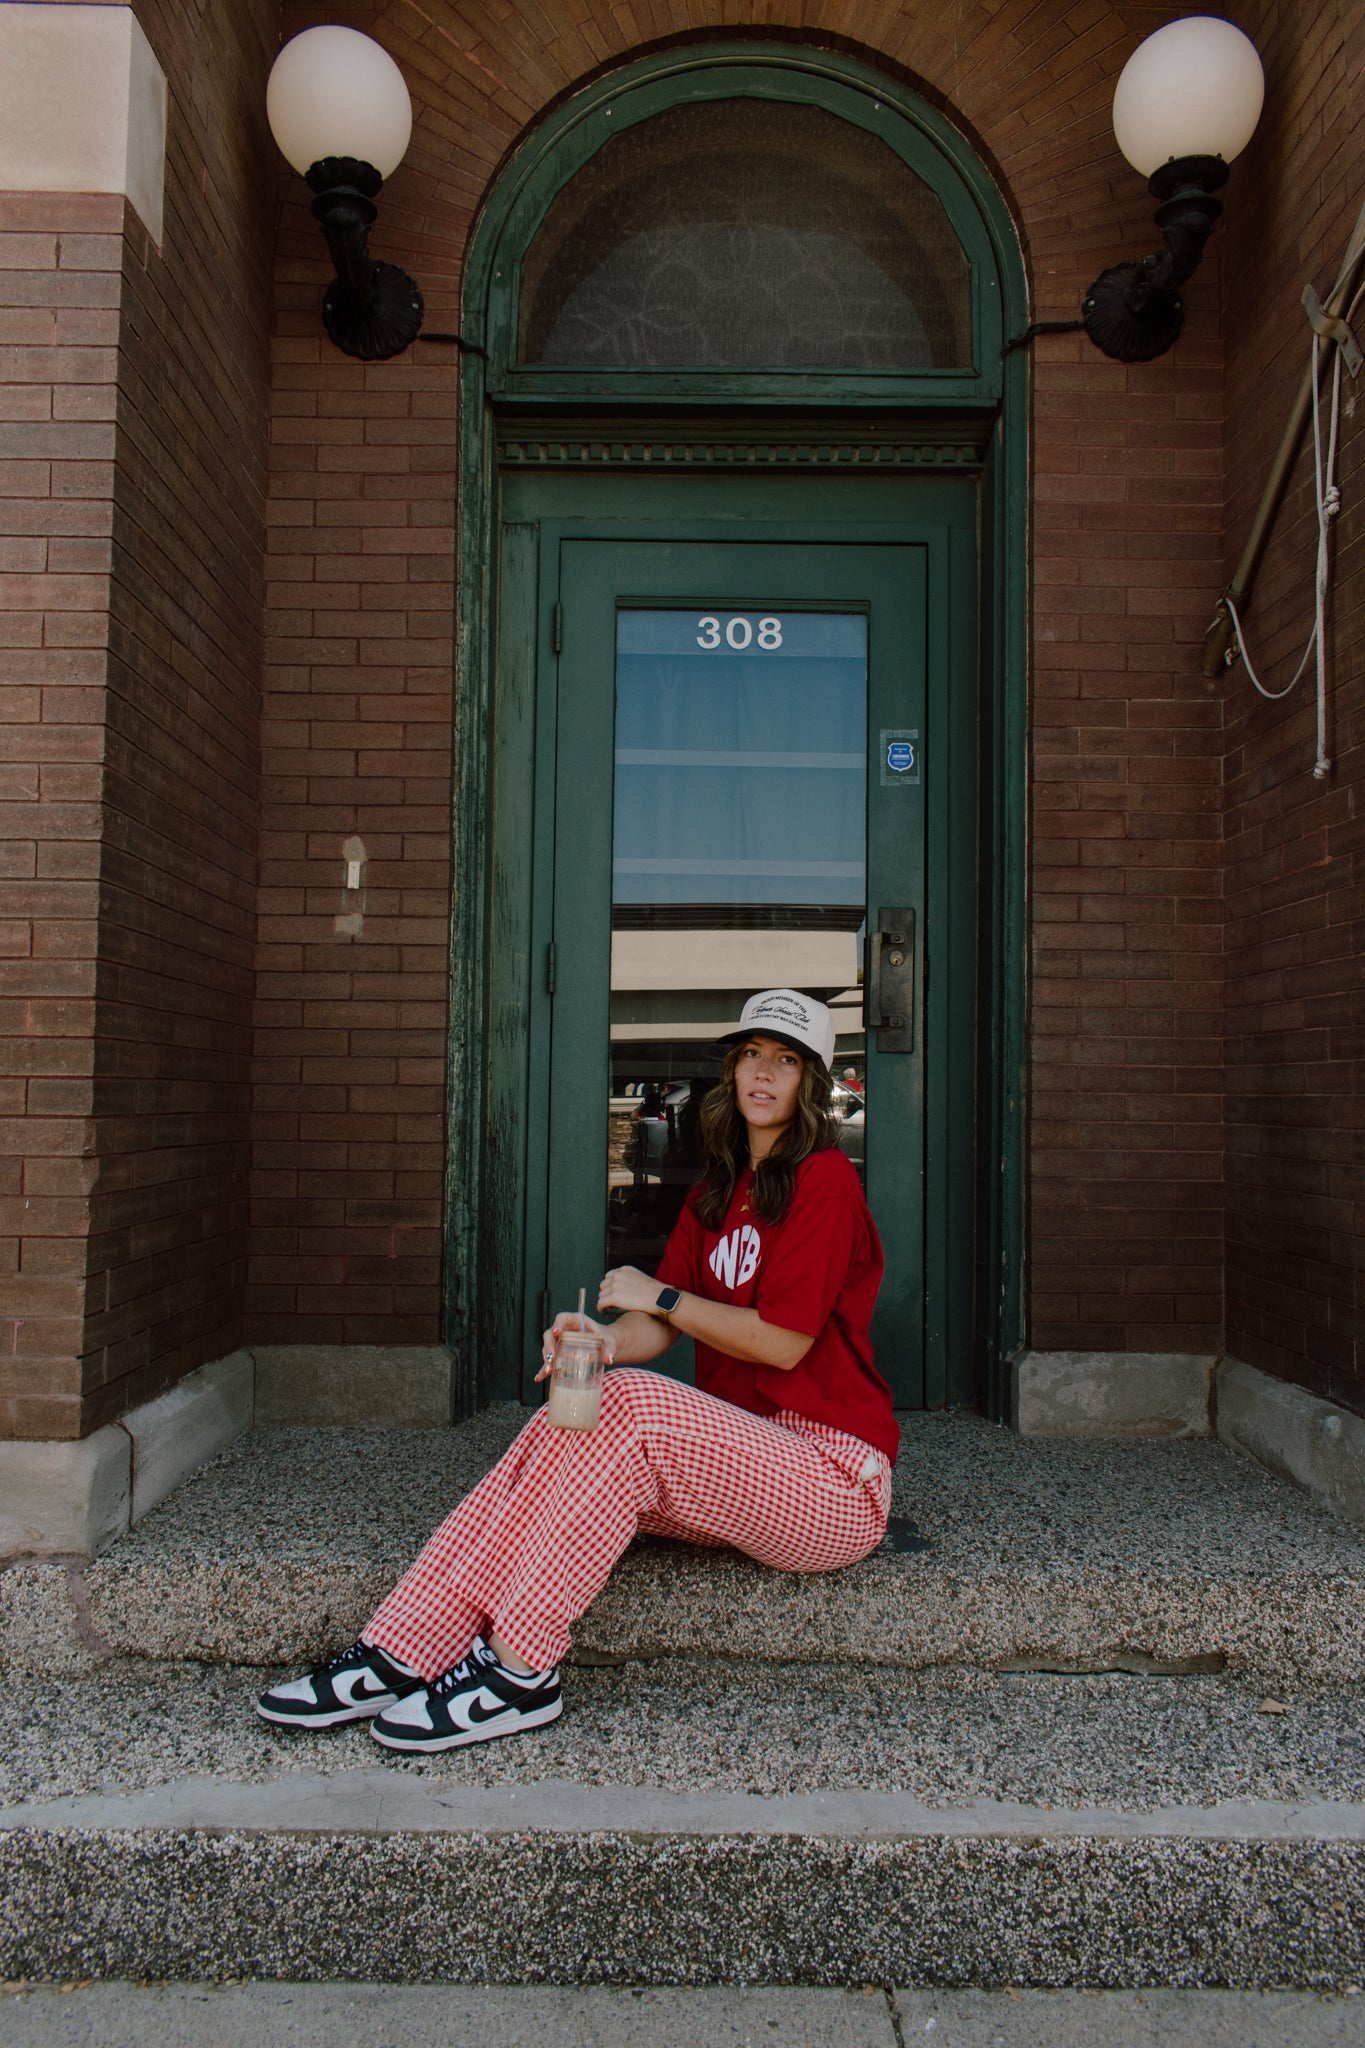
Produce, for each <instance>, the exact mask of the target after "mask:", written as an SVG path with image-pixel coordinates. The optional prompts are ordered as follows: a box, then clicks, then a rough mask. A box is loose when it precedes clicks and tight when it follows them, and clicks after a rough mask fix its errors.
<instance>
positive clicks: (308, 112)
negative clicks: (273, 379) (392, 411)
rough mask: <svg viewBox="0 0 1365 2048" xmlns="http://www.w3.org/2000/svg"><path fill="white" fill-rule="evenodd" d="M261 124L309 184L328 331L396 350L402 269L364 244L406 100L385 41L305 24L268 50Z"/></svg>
mask: <svg viewBox="0 0 1365 2048" xmlns="http://www.w3.org/2000/svg"><path fill="white" fill-rule="evenodd" d="M265 108H266V116H267V118H268V120H269V122H270V132H271V134H272V135H273V136H274V138H275V140H276V142H277V143H278V144H279V147H280V152H281V154H282V155H283V156H285V157H287V158H288V160H289V162H290V163H291V164H292V165H293V166H294V169H295V170H296V171H299V172H301V173H302V174H303V176H304V178H305V179H306V180H307V183H308V186H309V189H310V190H311V191H312V192H314V193H316V195H317V196H316V198H315V199H314V201H313V212H314V214H315V215H316V217H317V218H318V220H319V221H321V223H322V232H323V234H324V235H325V236H326V237H327V247H328V249H329V250H330V252H331V257H332V262H333V264H334V265H335V266H336V277H335V279H334V281H333V282H332V283H331V284H329V285H328V287H327V290H326V293H325V294H324V296H323V301H322V319H323V325H324V326H325V327H326V329H327V332H328V334H329V335H330V336H331V338H332V340H333V341H334V342H335V343H336V345H337V347H338V348H339V349H344V350H345V352H346V354H347V355H348V356H359V357H360V358H361V359H362V361H364V362H367V363H374V362H382V361H383V360H384V358H385V357H387V356H396V355H399V354H401V352H402V351H403V350H404V349H405V348H406V347H407V346H408V343H409V342H410V341H413V340H415V339H416V337H417V334H418V331H419V330H420V328H421V325H422V294H421V292H420V291H419V290H418V289H417V286H416V284H415V283H414V282H413V280H412V279H411V278H410V277H409V276H408V274H407V272H406V271H405V270H399V269H398V268H397V267H396V265H394V264H392V263H376V262H375V260H374V258H373V257H372V256H371V255H370V253H369V239H370V228H371V227H372V225H373V223H374V220H375V217H376V214H377V211H378V209H377V208H376V206H375V204H374V202H375V200H376V199H377V198H378V196H379V194H380V193H381V192H382V191H383V189H384V180H385V178H387V177H388V176H389V174H390V173H391V172H392V171H395V170H396V169H397V168H398V166H399V164H400V163H401V162H402V161H403V153H404V151H405V150H406V149H407V146H408V139H409V137H410V136H411V134H412V101H411V100H410V99H409V97H408V88H407V86H406V84H405V83H404V80H403V74H402V72H401V71H400V70H399V69H398V66H397V65H396V64H395V63H394V61H393V59H392V57H390V55H389V54H388V51H387V50H381V49H380V47H379V45H378V43H376V42H372V41H371V39H370V37H369V36H363V35H361V34H360V32H359V31H358V30H357V29H353V28H335V27H325V28H306V29H304V31H303V33H302V34H301V35H297V36H295V37H293V39H292V40H291V41H290V42H287V43H286V44H285V46H284V48H283V49H282V50H281V51H280V54H279V56H278V57H277V58H276V59H275V62H274V65H273V67H272V69H271V73H270V81H269V84H268V85H267V86H266V90H265Z"/></svg>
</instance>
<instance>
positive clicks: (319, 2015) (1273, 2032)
mask: <svg viewBox="0 0 1365 2048" xmlns="http://www.w3.org/2000/svg"><path fill="white" fill-rule="evenodd" d="M244 2041H246V2042H262V2043H269V2044H270V2048H376V2044H380V2043H382V2044H383V2048H447V2044H449V2048H457V2044H458V2048H466V2044H469V2043H473V2042H477V2043H478V2044H479V2048H542V2044H546V2043H548V2044H552V2048H914V2044H916V2043H920V2042H924V2043H932V2044H933V2048H1158V2044H1159V2048H1357V2044H1359V2043H1361V2042H1365V1998H1359V1997H1357V1998H1348V1997H1334V1998H1326V1997H1319V1996H1316V1995H1315V1994H1314V1993H1312V1992H1278V1993H1276V1992H1268V1993H1261V1992H1226V1991H1139V1992H1130V1991H1105V1992H1094V1991H1090V1992H1087V1991H1079V1992H1077V1991H895V1992H890V1993H888V1992H885V1991H882V1990H881V1989H880V1988H871V1987H869V1988H867V1989H859V1990H855V1991H851V1992H848V1991H817V1990H800V1989H796V1990H787V1989H772V1990H756V1991H742V1990H732V1989H730V1988H728V1987H726V1988H718V1989H707V1990H697V1991H675V1990H655V1989H642V1990H635V1991H601V1990H588V1991H557V1990H541V1989H534V1988H528V1989H521V1988H509V1989H503V1988H491V1989H486V1990H457V1989H452V1988H451V1987H450V1986H447V1985H427V1984H422V1985H378V1984H376V1985H365V1984H225V1985H208V1984H166V1985H146V1986H132V1985H126V1984H99V1985H91V1986H88V1987H85V1988H82V1989H77V1990H74V1991H73V1990H66V1991H60V1990H53V1989H44V1990H41V1991H33V1992H29V1993H19V1994H15V1993H13V1992H11V1993H9V1994H8V1995H5V1994H4V1993H2V1992H0V2048H143V2044H144V2043H153V2044H155V2048H239V2044H240V2043H241V2042H244Z"/></svg>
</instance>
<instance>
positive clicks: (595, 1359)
mask: <svg viewBox="0 0 1365 2048" xmlns="http://www.w3.org/2000/svg"><path fill="white" fill-rule="evenodd" d="M606 1369H607V1361H606V1351H605V1347H604V1346H603V1343H602V1339H601V1338H600V1337H598V1336H596V1335H595V1334H594V1332H593V1331H591V1330H561V1331H560V1333H559V1336H558V1339H557V1340H556V1343H555V1355H554V1360H553V1362H552V1364H551V1367H550V1413H549V1423H550V1427H551V1428H552V1429H596V1427H597V1423H598V1419H599V1417H600V1415H601V1412H602V1380H603V1377H604V1376H605V1373H606Z"/></svg>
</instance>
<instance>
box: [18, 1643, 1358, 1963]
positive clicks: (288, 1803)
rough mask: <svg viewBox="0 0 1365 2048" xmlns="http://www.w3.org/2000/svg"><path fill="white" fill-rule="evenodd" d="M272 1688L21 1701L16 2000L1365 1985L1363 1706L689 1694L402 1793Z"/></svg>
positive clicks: (1187, 1685)
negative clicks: (291, 1724)
mask: <svg viewBox="0 0 1365 2048" xmlns="http://www.w3.org/2000/svg"><path fill="white" fill-rule="evenodd" d="M265 1675H266V1674H264V1673H261V1672H253V1671H249V1670H246V1669H243V1668H228V1667H213V1666H203V1665H193V1664H190V1665H155V1664H152V1665H149V1664H146V1663H143V1662H133V1663H122V1662H121V1663H117V1664H113V1665H109V1666H106V1667H105V1668H104V1669H103V1670H102V1671H101V1672H99V1673H98V1674H96V1675H95V1676H93V1677H90V1678H84V1679H67V1680H49V1681H46V1682H44V1683H34V1684H23V1683H16V1684H14V1685H12V1686H10V1687H8V1688H7V1689H6V1698H5V1702H4V1707H3V1713H2V1714H0V1759H2V1760H3V1761H2V1762H0V1977H5V1976H8V1977H11V1978H61V1979H81V1978H86V1977H95V1978H104V1977H109V1978H120V1977H138V1978H167V1979H192V1978H206V1979H215V1978H237V1977H262V1978H272V1977H281V1978H300V1979H314V1980H326V1979H329V1978H356V1979H364V1978H369V1979H375V1980H384V1981H409V1982H420V1981H433V1982H434V1981H445V1982H464V1983H481V1982H488V1983H546V1984H553V1983H566V1984H567V1983H602V1984H629V1983H636V1984H669V1983H673V1984H690V1983H739V1984H744V1983H768V1984H778V1983H803V1984H817V1985H818V1984H861V1983H880V1984H894V1983H900V1984H902V1985H969V1984H991V1983H995V1984H1002V1983H1003V1984H1013V1985H1052V1986H1063V1985H1069V1986H1093V1987H1103V1986H1121V1985H1128V1986H1132V1985H1143V1984H1147V1985H1167V1986H1196V1985H1206V1986H1211V1985H1220V1986H1234V1987H1236V1986H1241V1987H1244V1988H1253V1987H1266V1986H1282V1987H1289V1988H1298V1989H1319V1990H1331V1991H1337V1992H1342V1991H1345V1990H1347V1989H1349V1988H1350V1987H1351V1986H1358V1985H1359V1984H1361V1983H1362V1982H1363V1981H1365V1696H1363V1695H1362V1691H1361V1689H1360V1688H1359V1687H1353V1686H1333V1687H1321V1686H1318V1687H1314V1686H1301V1687H1298V1688H1296V1689H1293V1690H1292V1691H1291V1690H1290V1689H1288V1688H1286V1689H1285V1691H1286V1696H1285V1697H1283V1698H1280V1699H1276V1700H1274V1701H1273V1702H1271V1701H1269V1700H1268V1699H1267V1697H1266V1696H1265V1695H1264V1694H1263V1693H1262V1692H1261V1691H1260V1688H1259V1687H1258V1686H1257V1685H1254V1684H1251V1683H1249V1682H1248V1681H1247V1680H1245V1679H1243V1678H1238V1677H1233V1676H1229V1675H1227V1674H1221V1675H1206V1676H1195V1677H1183V1678H1154V1677H1135V1676H1134V1677H1130V1676H1118V1675H1112V1674H1111V1675H1105V1676H1095V1675H1086V1676H1080V1677H1059V1676H1055V1675H1049V1674H1032V1673H1029V1674H1025V1673H1019V1674H993V1673H985V1672H980V1671H973V1670H965V1669H961V1668H958V1669H951V1668H950V1669H939V1670H926V1671H918V1672H908V1671H903V1670H899V1669H894V1668H885V1667H882V1668H877V1667H864V1668H857V1669H849V1668H847V1667H836V1666H832V1665H822V1664H808V1665H791V1664H786V1665H777V1664H771V1663H755V1662H752V1661H748V1660H744V1659H730V1660H723V1659H717V1658H708V1659H697V1660H686V1659H681V1658H675V1659H667V1660H662V1661H660V1662H658V1663H654V1664H649V1665H634V1666H628V1667H620V1668H603V1667H587V1668H581V1669H579V1668H575V1669H571V1670H570V1671H569V1672H568V1674H567V1685H566V1697H567V1701H568V1705H567V1709H566V1712H565V1715H564V1717H563V1719H562V1720H561V1721H560V1722H558V1723H556V1724H554V1725H553V1726H552V1727H550V1728H547V1729H543V1730H538V1731H535V1732H534V1733H532V1734H528V1735H526V1736H524V1737H520V1738H518V1739H516V1740H514V1741H503V1742H499V1743H488V1744H481V1745H476V1746H474V1747H471V1748H469V1749H466V1750H460V1751H453V1752H450V1753H448V1754H446V1755H444V1756H440V1757H432V1758H400V1757H396V1756H394V1755H392V1754H391V1753H388V1752H381V1751H379V1750H378V1749H377V1747H376V1746H375V1745H374V1744H373V1743H372V1742H371V1741H370V1740H369V1737H368V1734H367V1733H366V1730H365V1729H364V1727H362V1726H353V1727H350V1728H346V1729H341V1730H337V1731H334V1732H332V1733H331V1734H328V1735H322V1736H305V1735H300V1734H297V1733H292V1732H290V1731H285V1730H279V1729H276V1728H273V1727H270V1726H268V1725H267V1724H265V1723H263V1722H261V1721H259V1720H258V1719H257V1718H256V1717H255V1715H254V1714H253V1712H252V1697H253V1694H254V1692H255V1690H256V1688H257V1686H258V1685H259V1684H260V1683H261V1682H262V1680H263V1679H264V1677H265ZM1272 1707H1273V1708H1275V1709H1280V1710H1281V1711H1271V1708H1272Z"/></svg>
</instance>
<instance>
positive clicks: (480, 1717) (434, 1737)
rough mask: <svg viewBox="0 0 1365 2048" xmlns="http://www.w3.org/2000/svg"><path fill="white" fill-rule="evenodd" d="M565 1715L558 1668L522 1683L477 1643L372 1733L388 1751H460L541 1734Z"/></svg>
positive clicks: (375, 1725)
mask: <svg viewBox="0 0 1365 2048" xmlns="http://www.w3.org/2000/svg"><path fill="white" fill-rule="evenodd" d="M563 1711H564V1696H563V1694H562V1692H561V1691H560V1686H559V1670H558V1667H556V1668H555V1669H554V1670H553V1671H533V1672H531V1673H530V1674H529V1676H527V1677H522V1676H521V1674H520V1673H519V1672H516V1671H509V1670H507V1668H506V1666H505V1665H502V1664H500V1663H499V1662H498V1660H497V1658H496V1657H495V1656H494V1655H493V1652H492V1651H491V1650H490V1649H489V1648H488V1646H487V1644H486V1643H483V1642H476V1643H475V1645H474V1647H473V1649H472V1650H471V1651H470V1653H469V1655H468V1656H467V1657H466V1658H465V1659H464V1662H463V1663H461V1664H457V1665H456V1666H455V1667H454V1669H453V1670H452V1671H447V1672H446V1674H445V1676H444V1677H443V1678H438V1679H436V1680H434V1682H433V1683H432V1684H431V1685H428V1686H426V1687H424V1688H423V1690H422V1691H421V1692H414V1693H410V1694H409V1696H408V1697H407V1698H406V1699H403V1700H399V1702H398V1704H397V1706H395V1707H386V1708H385V1709H384V1711H383V1713H382V1714H380V1715H379V1717H378V1719H377V1720H375V1721H372V1722H371V1723H370V1733H371V1735H373V1737H374V1739H375V1741H376V1742H382V1743H383V1744H384V1747H385V1748H386V1749H413V1750H433V1749H458V1748H460V1746H461V1745H462V1744H463V1743H466V1742H488V1741H490V1740H491V1738H492V1737H493V1736H495V1735H520V1734H522V1733H523V1732H524V1731H525V1730H526V1729H527V1728H543V1727H544V1726H545V1724H546V1722H547V1721H557V1720H558V1719H559V1717H560V1715H561V1714H562V1713H563Z"/></svg>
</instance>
